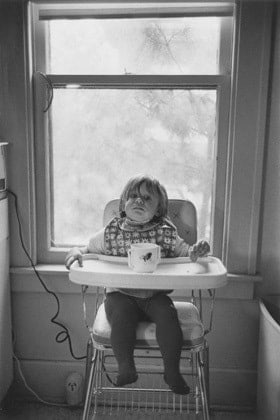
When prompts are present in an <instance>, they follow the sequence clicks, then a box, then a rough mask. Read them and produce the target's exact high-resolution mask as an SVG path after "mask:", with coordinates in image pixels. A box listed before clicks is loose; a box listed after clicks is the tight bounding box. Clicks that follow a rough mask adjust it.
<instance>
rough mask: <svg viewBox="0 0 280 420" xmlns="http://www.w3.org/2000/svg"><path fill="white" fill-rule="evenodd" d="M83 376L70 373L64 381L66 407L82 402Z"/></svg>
mask: <svg viewBox="0 0 280 420" xmlns="http://www.w3.org/2000/svg"><path fill="white" fill-rule="evenodd" d="M83 382H84V379H83V376H82V375H81V374H80V373H78V372H72V373H70V375H68V376H67V379H66V381H65V394H66V395H65V396H66V402H67V404H68V405H72V406H74V405H79V404H80V403H81V402H82V400H83Z"/></svg>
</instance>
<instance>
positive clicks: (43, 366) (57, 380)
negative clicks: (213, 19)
mask: <svg viewBox="0 0 280 420" xmlns="http://www.w3.org/2000/svg"><path fill="white" fill-rule="evenodd" d="M23 16H24V15H23V9H22V5H21V3H20V2H6V3H4V4H3V5H2V4H1V13H0V28H1V32H0V43H1V48H2V52H1V57H2V62H1V64H0V65H1V74H0V77H1V83H0V85H1V86H2V88H1V89H2V91H1V95H0V98H1V99H0V111H1V116H0V136H1V137H2V138H5V139H6V140H8V141H9V143H10V146H9V148H10V149H9V150H10V158H9V171H8V172H9V173H8V176H9V180H10V185H11V186H12V188H13V190H15V191H16V192H17V194H18V197H19V206H20V208H19V210H20V211H25V212H27V214H28V215H29V218H30V225H32V224H33V209H32V208H30V207H29V202H30V201H29V197H30V194H31V188H30V186H31V185H32V180H33V177H34V176H35V174H34V170H33V166H32V162H30V161H29V160H28V156H29V154H28V148H29V147H30V146H32V133H30V132H29V129H28V123H27V112H26V110H27V106H28V105H27V104H28V101H29V98H28V92H26V90H25V80H26V77H27V75H26V74H25V60H26V57H25V54H24V49H25V47H24V43H23V30H24V27H23V19H22V18H23ZM278 17H279V14H278ZM276 48H277V51H278V52H277V54H276V57H275V63H274V64H275V66H276V70H275V73H274V79H273V83H274V85H273V92H272V101H271V119H270V125H269V138H268V147H267V162H266V179H265V185H264V187H265V189H264V208H263V230H262V242H261V260H260V264H259V271H260V273H261V274H262V275H263V277H264V282H263V284H261V285H260V286H258V293H259V294H261V293H268V292H269V293H271V292H279V288H280V286H279V284H280V283H279V284H278V274H279V270H280V263H279V262H278V255H277V254H278V250H279V248H280V235H279V229H280V228H279V229H278V224H277V222H278V219H279V218H280V216H279V214H280V211H279V210H280V209H279V207H280V194H279V187H278V184H279V181H278V176H279V171H280V168H279V164H278V156H279V152H280V150H279V148H280V142H279V140H277V138H279V130H280V127H279V118H278V117H277V116H278V115H279V108H280V104H279V97H280V84H279V81H277V74H279V61H280V54H279V33H278V35H277V43H276ZM15 63H16V64H15ZM14 148H16V149H17V150H20V151H21V157H22V160H21V162H15V161H14V160H13V159H12V155H13V150H14ZM22 165H24V166H28V170H29V172H30V181H29V184H28V183H27V185H26V186H25V188H24V189H23V190H22V189H20V188H19V185H20V183H19V179H20V177H21V167H22ZM10 218H11V229H12V231H13V232H14V236H15V237H16V235H17V223H16V220H15V217H14V210H13V202H12V201H10ZM31 230H32V229H31ZM26 231H29V230H28V229H26V226H23V234H25V233H26ZM25 238H26V241H27V246H28V248H29V249H31V248H32V246H31V245H30V244H31V243H32V241H31V238H30V237H29V236H28V235H27V237H26V235H25ZM16 253H17V255H19V258H18V259H17V261H22V262H21V264H22V265H23V266H26V265H28V264H27V260H26V257H25V256H24V253H23V252H22V250H21V247H20V243H19V241H18V242H17V244H15V245H13V248H12V257H13V255H15V254H16ZM11 265H13V258H12V261H11ZM41 270H42V271H41V274H42V276H43V279H44V280H45V281H46V283H47V285H48V286H49V287H50V288H51V290H54V291H56V292H57V293H58V296H59V299H60V304H61V312H60V315H59V320H60V321H62V322H63V323H65V325H66V326H67V327H68V328H69V331H70V334H71V338H72V341H73V348H74V351H75V354H76V355H79V356H80V355H84V354H85V350H86V344H87V337H88V334H87V330H86V328H85V326H84V323H83V320H82V309H81V296H80V289H79V288H78V287H76V286H74V285H71V284H69V282H68V277H67V273H66V271H65V270H64V269H63V267H56V268H53V269H52V271H49V270H47V269H46V268H44V267H42V268H41ZM11 285H12V306H13V330H14V337H15V353H16V355H17V356H18V357H19V360H20V363H21V367H22V371H23V373H24V375H25V377H26V380H27V382H28V384H29V385H30V386H31V387H32V388H33V389H34V390H35V391H36V392H37V393H38V394H39V395H40V396H41V397H42V398H44V399H46V400H50V401H64V381H65V379H66V377H67V375H68V374H69V372H71V371H73V370H75V371H76V370H77V371H79V372H81V373H84V363H83V362H81V361H74V360H73V359H72V357H71V355H70V353H69V347H68V345H67V342H64V343H62V344H57V343H56V342H55V336H56V334H57V332H58V331H60V329H59V328H57V326H55V325H54V324H52V323H51V322H50V319H51V317H52V316H53V315H54V313H55V312H56V309H57V308H56V304H55V300H54V299H53V297H52V296H51V295H49V294H47V293H46V292H45V291H44V290H43V289H42V287H41V285H40V284H39V282H38V280H37V279H36V276H35V275H34V274H33V273H32V270H31V269H21V268H13V269H12V270H11ZM90 297H91V298H93V295H91V296H90ZM214 325H215V329H214V331H213V333H212V334H211V335H210V337H209V341H210V347H211V353H210V368H211V404H212V405H215V406H219V407H222V406H227V407H228V408H230V407H239V408H240V407H243V408H244V407H254V405H255V402H256V376H257V341H258V302H257V301H256V300H254V298H253V282H252V278H251V277H250V276H248V277H244V278H236V277H235V276H231V277H230V283H229V285H228V286H227V287H226V288H225V290H223V292H222V293H221V294H219V295H218V299H217V305H216V312H215V320H214ZM15 373H16V381H15V391H16V396H17V397H20V398H32V395H31V394H30V392H29V391H27V390H26V388H25V387H24V385H23V382H22V380H21V378H20V375H19V370H18V367H17V364H16V363H15Z"/></svg>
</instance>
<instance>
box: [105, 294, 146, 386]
mask: <svg viewBox="0 0 280 420" xmlns="http://www.w3.org/2000/svg"><path fill="white" fill-rule="evenodd" d="M104 304H105V311H106V315H107V319H108V321H109V323H110V325H111V345H112V348H113V352H114V355H115V357H116V360H117V363H118V367H119V374H118V377H117V381H116V385H117V386H123V385H126V384H129V383H132V382H135V381H136V380H137V373H136V368H135V364H134V358H133V352H134V345H135V338H136V328H137V324H138V321H139V319H140V310H139V307H138V305H137V303H136V302H135V300H134V298H133V297H131V296H128V295H125V294H123V293H119V292H114V293H108V295H107V296H106V300H105V302H104Z"/></svg>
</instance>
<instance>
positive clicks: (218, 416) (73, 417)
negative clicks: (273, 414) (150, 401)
mask: <svg viewBox="0 0 280 420" xmlns="http://www.w3.org/2000/svg"><path fill="white" fill-rule="evenodd" d="M81 418H82V409H81V408H71V407H55V406H47V405H44V404H41V403H28V402H25V403H17V404H13V405H12V406H10V407H6V408H2V409H0V420H80V419H81ZM118 418H119V419H122V420H134V419H137V420H152V419H153V420H154V419H160V420H167V419H172V420H176V419H177V418H178V419H179V418H182V417H181V416H174V415H173V414H172V413H171V414H170V415H166V414H165V415H164V416H163V415H154V414H152V415H147V414H146V413H136V414H133V415H131V414H124V413H123V412H122V413H119V415H116V414H115V413H109V414H106V415H105V414H98V415H96V417H95V419H96V420H113V419H118ZM184 418H185V417H184ZM257 419H258V417H257V415H256V414H253V413H229V412H213V413H211V420H257ZM186 420H202V419H201V417H200V416H197V417H196V416H193V415H190V416H188V417H187V419H186Z"/></svg>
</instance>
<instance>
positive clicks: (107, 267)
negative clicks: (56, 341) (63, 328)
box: [69, 254, 227, 289]
mask: <svg viewBox="0 0 280 420" xmlns="http://www.w3.org/2000/svg"><path fill="white" fill-rule="evenodd" d="M69 278H70V280H71V281H72V282H74V283H77V284H82V285H89V286H103V287H113V288H120V287H122V288H135V289H212V288H218V287H222V286H224V285H225V284H226V283H227V271H226V268H225V267H224V265H223V264H222V262H221V261H220V260H219V259H218V258H215V257H205V258H199V259H198V260H197V261H196V262H192V261H191V260H190V259H189V258H187V257H182V258H168V259H163V260H162V263H160V264H159V265H158V266H157V269H156V271H154V272H153V273H137V272H135V271H133V270H131V269H130V268H129V267H128V264H127V258H125V257H111V256H110V257H109V256H105V255H96V254H88V255H86V256H85V258H84V259H83V267H80V266H79V265H78V262H75V263H74V264H72V266H71V268H70V273H69Z"/></svg>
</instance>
